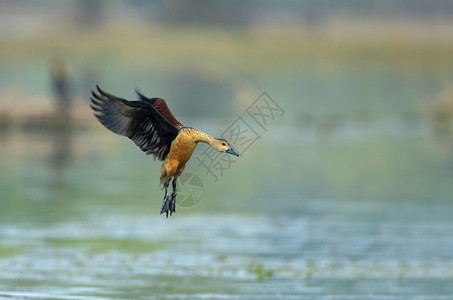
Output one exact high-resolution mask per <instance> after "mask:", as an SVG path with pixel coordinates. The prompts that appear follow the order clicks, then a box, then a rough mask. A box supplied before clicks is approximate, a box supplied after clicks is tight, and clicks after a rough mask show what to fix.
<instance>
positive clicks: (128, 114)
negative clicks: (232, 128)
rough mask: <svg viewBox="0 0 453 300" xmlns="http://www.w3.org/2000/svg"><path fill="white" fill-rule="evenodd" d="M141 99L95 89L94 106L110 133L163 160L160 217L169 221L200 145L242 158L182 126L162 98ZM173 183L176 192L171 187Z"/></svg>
mask: <svg viewBox="0 0 453 300" xmlns="http://www.w3.org/2000/svg"><path fill="white" fill-rule="evenodd" d="M136 93H137V95H138V98H139V100H138V101H130V100H126V99H123V98H119V97H117V96H114V95H113V94H110V93H108V92H106V91H104V90H102V89H101V88H100V87H99V85H96V89H93V90H91V97H90V100H91V103H90V107H91V109H92V110H93V114H94V116H95V117H96V119H97V120H98V121H99V122H100V123H101V124H102V125H103V126H104V127H105V128H107V129H108V130H110V131H112V132H114V133H116V134H118V135H121V136H125V137H128V138H129V139H131V140H132V141H133V142H134V143H135V144H136V145H137V146H138V147H139V148H140V149H141V150H142V151H143V152H145V153H146V154H147V155H153V157H154V160H159V161H162V162H163V163H162V167H161V170H160V188H161V190H163V189H165V194H164V200H163V202H162V206H161V209H160V214H163V213H165V214H166V218H168V215H169V214H170V216H171V215H172V214H173V213H175V212H176V195H177V189H176V182H177V179H178V177H179V176H181V174H182V173H183V171H184V168H185V166H186V163H187V162H188V161H189V159H190V158H191V156H192V154H193V152H194V150H195V148H196V147H197V145H198V143H200V142H201V143H206V144H208V145H209V146H211V147H212V148H213V149H215V150H217V151H219V152H224V153H227V154H231V155H235V156H239V153H237V152H236V151H235V150H234V149H233V147H232V146H231V143H230V142H229V141H227V140H225V139H222V138H215V137H213V136H211V135H209V134H207V133H205V132H204V131H202V130H200V129H197V128H194V127H190V126H184V125H182V124H181V123H180V122H179V121H178V120H177V119H176V118H175V117H174V115H173V114H172V113H171V111H170V109H169V108H168V106H167V103H166V101H165V100H164V99H162V98H148V97H146V96H144V95H143V94H142V93H141V92H139V91H138V90H136ZM170 181H171V183H172V193H171V194H170V195H169V194H168V187H169V184H170Z"/></svg>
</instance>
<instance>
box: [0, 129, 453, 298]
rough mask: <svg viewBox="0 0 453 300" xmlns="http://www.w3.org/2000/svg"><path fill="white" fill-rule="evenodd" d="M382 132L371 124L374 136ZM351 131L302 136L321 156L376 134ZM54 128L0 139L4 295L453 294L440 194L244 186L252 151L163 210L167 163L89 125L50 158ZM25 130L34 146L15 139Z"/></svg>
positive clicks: (0, 292)
mask: <svg viewBox="0 0 453 300" xmlns="http://www.w3.org/2000/svg"><path fill="white" fill-rule="evenodd" d="M371 127H373V126H371ZM385 132H386V131H385V130H381V131H379V133H376V132H375V133H373V139H372V140H373V143H374V139H376V138H377V136H378V135H384V136H385V135H386V133H385ZM392 132H393V133H394V131H392ZM369 133H370V134H371V132H369ZM387 135H388V134H387ZM354 136H355V138H354V139H353V142H351V140H350V137H349V135H346V136H343V135H342V134H341V133H338V134H337V135H336V136H335V137H332V138H330V139H328V141H326V140H325V138H322V139H321V141H319V140H317V139H316V138H315V139H314V140H312V139H313V138H312V137H311V134H310V133H309V132H306V133H305V134H303V135H302V136H301V139H302V141H303V144H304V149H305V152H306V153H307V155H308V158H307V159H310V156H312V155H313V153H312V152H313V151H315V152H316V151H317V149H318V150H319V147H320V146H319V143H321V145H322V148H323V149H324V151H326V152H327V153H321V154H319V155H320V156H321V157H323V158H325V157H326V156H328V155H326V154H329V153H330V154H332V153H334V152H337V151H338V146H333V145H331V143H334V142H333V141H335V140H338V141H340V142H341V141H344V140H348V145H349V147H353V148H357V147H358V148H361V147H363V145H364V144H367V143H369V141H368V139H369V135H366V134H365V135H363V136H361V135H360V134H359V133H357V134H355V135H354ZM423 136H424V133H423V130H422V131H421V132H419V133H418V137H417V138H416V139H415V140H414V138H413V137H411V135H408V136H405V135H403V136H400V138H401V139H403V140H404V141H405V143H400V142H393V143H388V144H387V147H392V148H395V149H396V150H397V152H400V151H402V149H405V148H404V147H407V146H409V147H411V146H414V145H418V143H422V142H423V139H425V138H427V137H423ZM43 137H46V138H43ZM51 137H52V134H49V133H45V134H44V135H38V136H36V133H33V134H25V135H17V136H15V137H10V139H9V140H7V141H8V142H7V143H5V145H7V147H5V148H4V151H5V154H8V155H9V158H10V159H8V160H7V159H3V160H2V161H1V167H2V175H1V179H2V180H1V185H0V187H1V190H2V209H1V212H0V216H1V219H0V220H1V227H0V239H1V245H0V270H2V271H1V272H0V297H1V298H2V299H10V298H22V299H24V298H25V299H55V298H57V299H112V298H119V299H124V298H133V299H314V298H316V299H410V298H413V299H450V298H451V295H452V294H453V287H452V286H451V284H449V283H450V282H451V279H452V277H453V240H452V238H451V237H452V234H453V229H452V228H453V219H452V218H451V216H452V214H453V206H452V205H451V204H450V203H449V202H448V201H445V200H442V199H443V198H442V197H440V196H433V198H432V199H431V200H430V201H423V200H419V201H407V200H404V199H400V200H399V201H398V200H395V201H393V200H389V199H388V200H382V201H378V200H367V199H362V200H360V201H351V200H347V199H342V197H341V193H339V194H338V195H339V196H338V197H330V198H320V197H315V196H313V197H310V196H307V193H308V192H306V190H304V189H303V188H301V185H302V186H303V180H301V179H300V178H299V179H297V180H301V182H300V184H299V185H291V184H289V185H288V186H286V185H285V184H284V180H275V181H274V182H273V183H272V184H270V183H269V182H270V181H269V180H270V179H268V178H267V176H266V175H265V174H264V173H263V174H260V175H259V179H260V180H259V181H264V182H267V183H268V186H267V188H266V187H265V186H262V189H260V190H258V191H257V190H254V189H255V188H256V187H257V186H260V183H259V182H258V183H257V184H258V185H257V184H253V183H251V186H249V185H246V186H245V187H241V182H242V181H244V180H245V179H244V178H246V177H244V176H248V175H247V174H248V173H247V169H248V168H250V164H252V165H253V164H254V159H253V158H251V156H250V155H249V158H247V156H245V158H243V159H244V163H243V164H244V166H240V165H238V167H237V169H232V170H231V171H230V172H232V173H231V174H227V175H225V176H224V177H223V178H221V181H220V182H218V183H210V182H208V181H207V179H206V178H203V177H202V178H203V180H204V183H205V185H204V188H205V196H204V197H203V199H202V200H201V201H200V202H199V203H198V204H197V205H195V206H192V207H189V208H183V207H178V208H177V212H176V214H175V215H174V216H172V217H171V218H169V219H165V218H164V217H163V216H159V215H158V211H159V207H160V202H161V198H162V193H161V191H160V190H158V189H157V188H156V187H157V181H158V180H157V175H156V174H158V170H159V167H160V164H159V163H155V162H153V161H152V160H150V159H149V158H146V157H145V156H143V154H142V153H140V151H136V149H135V146H134V145H132V143H130V142H129V141H127V140H122V139H119V138H117V137H116V136H113V135H112V136H111V135H108V134H104V133H102V134H98V133H93V132H92V131H82V132H81V133H77V134H75V135H73V136H72V137H71V139H72V142H71V145H78V146H73V147H70V149H71V151H70V153H71V154H70V155H69V156H68V157H66V159H64V158H63V160H61V157H60V156H57V157H58V159H59V163H58V164H55V156H54V155H55V153H56V152H54V151H49V149H52V147H51V146H49V145H53V143H54V142H55V140H54V139H52V138H51ZM279 138H280V137H279V135H278V134H277V135H275V136H274V135H272V134H270V135H269V136H268V138H267V141H262V144H258V145H257V146H256V147H259V148H260V147H263V148H265V149H268V151H269V153H268V155H270V156H273V155H274V153H275V152H276V151H282V150H281V148H275V147H274V148H272V146H271V144H272V143H273V142H272V140H274V139H279ZM269 140H270V144H266V143H268V141H269ZM25 141H26V142H27V143H28V145H29V147H30V149H33V151H28V150H27V151H25V152H24V153H19V152H16V151H13V150H14V149H15V148H14V147H15V146H14V145H20V144H22V143H25ZM310 141H311V142H310ZM329 141H330V142H329ZM354 141H355V142H354ZM402 144H405V145H404V146H403V145H402ZM407 144H409V145H407ZM103 145H108V147H107V148H105V146H103ZM263 145H264V146H263ZM106 149H108V150H106ZM378 150H379V149H378ZM13 152H15V153H13ZM57 153H58V151H57ZM252 153H254V152H252ZM363 155H369V154H363ZM5 157H7V156H5ZM289 157H294V156H293V155H290V156H289ZM402 157H403V156H401V158H402ZM420 157H421V158H423V159H422V160H421V161H419V162H418V163H419V164H421V165H424V164H426V162H427V161H430V159H431V158H430V157H431V156H430V155H428V154H426V153H425V154H424V155H422V156H420ZM354 158H355V159H359V160H360V159H361V156H355V157H354ZM338 159H339V160H343V159H344V157H339V158H338ZM256 160H258V161H261V160H262V158H260V157H258V158H256ZM266 161H268V160H266ZM334 162H335V161H334ZM281 163H282V164H283V165H284V166H287V165H289V164H290V163H291V160H285V159H282V160H281ZM337 163H339V162H337ZM306 165H307V166H308V168H310V166H309V163H308V161H307V163H306ZM189 170H191V169H190V168H189ZM275 170H276V171H278V168H274V171H275ZM436 170H437V171H435V172H431V173H430V174H431V175H430V176H434V179H433V180H440V179H441V178H442V176H443V175H444V172H443V171H442V170H441V169H440V168H437V169H436ZM447 170H448V166H447ZM192 171H193V169H192ZM298 172H299V171H298ZM319 172H320V173H321V174H322V173H323V172H324V171H322V166H319V169H318V173H319ZM296 174H297V172H296ZM301 174H302V173H301ZM391 174H392V172H389V173H388V176H391ZM312 175H313V174H312ZM324 175H325V174H324ZM347 175H348V173H347V172H346V173H345V176H346V177H347ZM200 176H201V175H200ZM371 176H372V175H371ZM374 176H377V175H374ZM321 178H322V176H321ZM297 180H296V179H291V180H290V182H292V181H297ZM324 180H325V179H324ZM246 182H249V183H250V181H246ZM347 182H348V180H346V181H345V182H343V184H347ZM331 184H332V185H335V184H336V183H333V182H331ZM427 184H429V182H428V183H427ZM231 186H233V187H236V186H237V187H238V188H237V189H231ZM247 186H248V187H247ZM280 187H285V188H284V189H282V188H280ZM325 188H328V187H325ZM412 188H413V186H409V187H407V189H412ZM320 189H321V188H320ZM407 189H405V188H404V187H401V188H400V192H401V193H405V192H407ZM311 191H312V192H313V191H314V190H311ZM332 191H333V190H331V192H332ZM309 192H310V191H309ZM313 193H314V192H313ZM314 194H316V193H314ZM318 195H319V191H318ZM355 195H356V196H357V195H358V194H355ZM377 195H381V194H380V193H378V194H377ZM437 195H438V194H437ZM436 197H437V198H436Z"/></svg>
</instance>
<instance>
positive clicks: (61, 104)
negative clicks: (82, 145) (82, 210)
mask: <svg viewBox="0 0 453 300" xmlns="http://www.w3.org/2000/svg"><path fill="white" fill-rule="evenodd" d="M51 73H52V87H53V94H54V97H55V110H54V120H55V123H54V126H53V128H52V130H50V134H51V135H52V152H51V157H50V162H51V167H52V170H53V184H52V191H54V193H55V197H56V199H60V198H62V197H60V196H59V195H60V194H61V193H62V192H63V191H64V189H65V181H64V169H65V167H66V166H67V164H68V163H69V162H70V161H71V157H72V154H71V153H72V150H71V139H72V137H73V124H72V123H73V122H72V119H71V113H70V112H71V96H70V90H71V87H70V80H69V70H68V63H67V62H66V61H65V60H64V59H62V58H56V59H55V60H54V61H53V62H52V66H51Z"/></svg>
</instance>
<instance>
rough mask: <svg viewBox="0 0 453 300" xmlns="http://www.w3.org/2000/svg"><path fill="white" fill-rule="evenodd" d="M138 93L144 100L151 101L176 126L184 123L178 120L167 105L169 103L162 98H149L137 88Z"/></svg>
mask: <svg viewBox="0 0 453 300" xmlns="http://www.w3.org/2000/svg"><path fill="white" fill-rule="evenodd" d="M135 92H136V93H137V95H138V98H139V99H140V101H142V102H146V103H150V104H151V105H152V106H153V107H154V108H155V109H156V110H157V111H158V112H159V113H160V114H161V115H162V116H163V117H164V118H165V119H167V121H168V122H170V123H171V124H172V125H173V126H175V127H180V126H182V124H181V123H180V122H179V121H178V120H176V118H175V116H173V114H172V113H171V111H170V109H169V108H168V106H167V103H166V102H165V100H164V99H162V98H148V97H146V96H145V95H143V94H142V93H140V91H138V90H135Z"/></svg>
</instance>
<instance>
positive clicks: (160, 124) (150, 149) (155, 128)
mask: <svg viewBox="0 0 453 300" xmlns="http://www.w3.org/2000/svg"><path fill="white" fill-rule="evenodd" d="M96 87H97V91H94V90H93V91H91V105H90V106H91V108H92V109H93V111H94V115H95V117H96V118H97V119H98V120H99V122H101V124H102V125H104V126H105V127H106V128H107V129H109V130H111V131H113V132H114V133H116V134H120V135H123V136H127V137H128V138H130V139H131V140H132V141H134V143H135V144H136V145H137V146H139V147H140V149H142V151H144V152H146V154H153V156H154V158H155V159H159V160H164V159H165V157H166V156H167V154H168V152H169V151H170V146H171V143H172V141H173V140H174V139H175V138H176V136H177V135H178V133H179V129H178V128H176V127H175V126H173V125H172V124H171V123H170V122H169V121H168V120H167V119H166V118H164V117H163V116H162V115H161V114H160V113H159V112H158V111H157V110H156V109H155V108H154V107H153V105H151V104H150V103H146V102H142V101H127V100H125V99H122V98H118V97H116V96H114V95H112V94H109V93H107V92H105V91H103V90H102V89H101V88H99V86H97V85H96Z"/></svg>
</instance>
